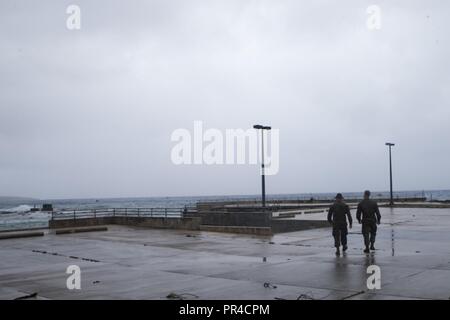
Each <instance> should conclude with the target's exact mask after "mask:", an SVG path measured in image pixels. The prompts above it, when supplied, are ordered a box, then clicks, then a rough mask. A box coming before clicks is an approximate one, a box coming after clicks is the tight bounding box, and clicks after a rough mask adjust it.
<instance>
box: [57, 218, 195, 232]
mask: <svg viewBox="0 0 450 320" xmlns="http://www.w3.org/2000/svg"><path fill="white" fill-rule="evenodd" d="M200 222H201V220H200V219H199V218H162V217H161V218H160V217H153V218H152V217H100V218H83V219H77V220H73V219H66V220H50V221H49V228H50V229H57V228H71V227H88V226H99V225H107V224H120V225H129V226H136V227H147V228H156V229H186V230H200Z"/></svg>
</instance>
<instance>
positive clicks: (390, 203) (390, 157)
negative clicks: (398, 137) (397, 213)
mask: <svg viewBox="0 0 450 320" xmlns="http://www.w3.org/2000/svg"><path fill="white" fill-rule="evenodd" d="M386 145H387V146H388V147H389V177H390V186H391V198H390V202H389V205H391V206H393V205H394V195H393V192H392V155H391V148H392V147H393V146H395V143H390V142H386Z"/></svg>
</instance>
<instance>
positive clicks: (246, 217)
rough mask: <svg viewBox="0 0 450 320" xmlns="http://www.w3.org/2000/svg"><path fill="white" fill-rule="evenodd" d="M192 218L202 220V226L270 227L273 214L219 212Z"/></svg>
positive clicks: (201, 214) (197, 215)
mask: <svg viewBox="0 0 450 320" xmlns="http://www.w3.org/2000/svg"><path fill="white" fill-rule="evenodd" d="M192 216H195V217H199V218H201V219H202V222H201V223H202V225H211V226H244V227H270V220H271V217H272V213H271V212H217V211H204V212H199V213H196V214H193V215H192Z"/></svg>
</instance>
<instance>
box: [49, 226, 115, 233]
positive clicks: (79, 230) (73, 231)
mask: <svg viewBox="0 0 450 320" xmlns="http://www.w3.org/2000/svg"><path fill="white" fill-rule="evenodd" d="M93 231H108V228H107V227H82V228H70V229H58V230H56V231H55V234H68V233H80V232H93Z"/></svg>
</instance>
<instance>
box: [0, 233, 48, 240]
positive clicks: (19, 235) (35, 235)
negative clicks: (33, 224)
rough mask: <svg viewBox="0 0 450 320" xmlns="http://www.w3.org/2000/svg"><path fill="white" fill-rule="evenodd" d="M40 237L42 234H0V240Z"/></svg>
mask: <svg viewBox="0 0 450 320" xmlns="http://www.w3.org/2000/svg"><path fill="white" fill-rule="evenodd" d="M42 236H44V232H8V233H6V232H5V233H1V234H0V240H3V239H16V238H29V237H42Z"/></svg>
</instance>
